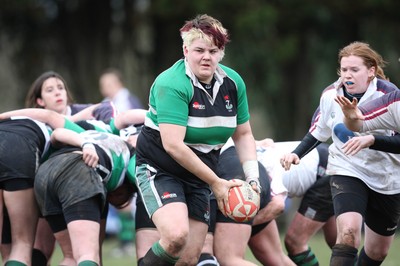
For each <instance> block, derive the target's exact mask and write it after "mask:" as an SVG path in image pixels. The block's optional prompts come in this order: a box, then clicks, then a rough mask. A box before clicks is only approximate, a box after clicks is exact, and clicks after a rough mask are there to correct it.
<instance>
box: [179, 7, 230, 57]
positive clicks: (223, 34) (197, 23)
mask: <svg viewBox="0 0 400 266" xmlns="http://www.w3.org/2000/svg"><path fill="white" fill-rule="evenodd" d="M179 31H180V33H181V37H182V40H183V45H184V46H190V45H191V44H192V42H193V41H194V40H197V39H203V40H205V41H207V42H209V43H210V44H215V46H217V47H218V49H220V50H221V51H222V52H223V51H224V50H225V45H226V44H227V43H228V42H229V35H228V31H227V30H226V29H225V28H224V27H223V26H222V24H221V22H219V21H218V20H217V19H215V18H213V17H211V16H209V15H206V14H203V15H198V16H196V17H195V18H194V19H192V20H189V21H186V22H185V24H184V25H183V26H182V28H181V29H180V30H179Z"/></svg>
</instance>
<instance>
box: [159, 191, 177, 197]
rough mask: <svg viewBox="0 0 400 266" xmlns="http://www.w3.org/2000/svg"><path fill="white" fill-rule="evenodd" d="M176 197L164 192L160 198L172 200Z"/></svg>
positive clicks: (173, 194)
mask: <svg viewBox="0 0 400 266" xmlns="http://www.w3.org/2000/svg"><path fill="white" fill-rule="evenodd" d="M176 197H177V195H176V194H175V193H169V192H164V193H163V195H162V196H161V198H162V199H172V198H176Z"/></svg>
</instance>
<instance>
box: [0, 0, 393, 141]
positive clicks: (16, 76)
mask: <svg viewBox="0 0 400 266" xmlns="http://www.w3.org/2000/svg"><path fill="white" fill-rule="evenodd" d="M399 10H400V1H397V0H353V1H344V0H338V1H324V0H322V1H321V0H303V1H298V0H284V1H283V0H271V1H265V0H264V1H263V0H246V1H232V0H191V1H189V0H0V82H1V87H0V111H7V110H11V109H16V108H22V107H23V105H24V99H25V95H26V93H27V91H28V89H29V87H30V85H31V84H32V82H33V81H34V80H35V79H36V78H37V77H38V76H39V75H40V74H41V73H43V72H45V71H48V70H54V71H56V72H59V73H60V74H61V75H62V76H63V77H64V78H65V79H66V80H67V83H68V86H69V87H70V89H71V90H72V93H73V95H74V98H75V101H76V102H80V103H84V102H91V103H95V102H98V101H101V99H102V97H101V95H100V93H99V86H98V78H99V75H100V73H101V72H102V71H103V70H104V69H105V68H108V67H116V68H119V69H120V70H121V71H122V73H123V75H124V77H125V84H126V86H127V87H128V88H129V89H130V90H131V91H132V92H133V93H135V94H136V95H137V96H139V98H140V99H141V100H142V102H143V103H144V104H147V97H148V92H149V88H150V86H151V84H152V82H153V80H154V78H155V77H156V76H157V75H158V74H159V73H160V72H162V71H163V70H164V69H166V68H168V67H169V66H170V65H172V64H173V63H174V62H175V61H176V60H178V59H179V58H181V57H182V41H181V39H180V36H179V29H180V27H181V26H182V25H183V23H184V22H185V21H186V20H189V19H192V18H193V17H195V16H196V15H197V14H201V13H206V14H209V15H211V16H214V17H216V18H217V19H219V20H220V21H221V22H222V23H223V25H224V26H225V27H226V28H227V29H228V31H229V33H230V37H231V42H230V43H229V44H228V45H227V47H226V55H225V58H224V60H223V62H222V63H223V64H225V65H228V66H230V67H232V68H234V69H235V70H237V71H238V72H239V73H240V74H241V75H242V77H243V79H244V80H245V82H246V85H247V90H248V95H249V104H250V110H251V115H252V121H251V122H252V126H253V131H254V134H255V136H256V138H264V137H272V138H274V139H275V140H280V141H283V140H297V139H301V138H302V137H303V136H304V134H305V133H306V131H307V129H308V127H309V124H310V119H311V116H312V114H313V112H314V110H315V109H316V107H317V106H318V101H319V96H320V93H321V91H322V90H323V89H324V88H325V87H326V86H327V85H329V84H330V83H332V82H333V81H335V80H336V79H337V68H338V61H337V54H338V51H339V49H341V48H342V47H344V46H345V45H347V44H349V43H350V42H353V41H365V42H368V43H369V44H370V45H371V46H372V47H373V48H374V49H375V50H376V51H378V52H379V53H380V54H381V55H382V56H383V58H384V59H385V60H386V61H387V62H388V65H387V67H386V68H385V72H386V74H387V76H388V77H389V78H390V80H391V81H392V82H393V83H395V84H397V85H398V86H400V62H399V57H400V50H399V47H400V16H399V15H398V13H399Z"/></svg>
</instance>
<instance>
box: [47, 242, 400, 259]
mask: <svg viewBox="0 0 400 266" xmlns="http://www.w3.org/2000/svg"><path fill="white" fill-rule="evenodd" d="M116 246H117V242H116V241H115V240H113V239H109V240H106V241H105V243H104V245H103V254H104V255H103V260H104V261H103V265H104V266H128V265H129V266H135V265H136V258H135V255H134V254H132V255H130V256H122V257H115V256H112V250H113V248H115V247H116ZM310 246H311V248H312V250H313V251H314V253H315V254H316V256H317V257H318V260H319V262H320V265H321V266H326V265H329V258H330V250H329V248H328V247H327V245H326V244H325V242H324V239H323V235H322V234H317V235H315V236H314V237H313V238H312V240H311V242H310ZM399 250H400V238H399V237H396V238H395V241H394V242H393V244H392V247H391V249H390V251H389V255H388V257H387V258H386V260H385V262H384V263H383V264H382V265H383V266H398V265H400V252H399ZM246 258H247V259H248V260H250V261H253V262H255V263H256V264H258V265H261V264H260V263H258V262H257V261H256V260H255V259H254V257H253V255H252V254H251V252H250V251H248V252H247V255H246ZM60 260H61V253H60V250H59V248H58V247H57V248H56V251H55V253H54V256H53V259H52V261H51V262H52V263H51V265H52V266H53V265H57V263H58V262H59V261H60Z"/></svg>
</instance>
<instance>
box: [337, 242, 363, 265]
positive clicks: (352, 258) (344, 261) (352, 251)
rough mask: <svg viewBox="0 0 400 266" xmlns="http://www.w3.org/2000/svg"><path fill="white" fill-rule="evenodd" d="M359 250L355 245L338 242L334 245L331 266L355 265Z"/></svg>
mask: <svg viewBox="0 0 400 266" xmlns="http://www.w3.org/2000/svg"><path fill="white" fill-rule="evenodd" d="M357 252H358V250H357V249H356V248H355V247H352V246H348V245H344V244H336V245H334V246H333V247H332V256H331V262H330V266H354V264H355V263H356V260H357Z"/></svg>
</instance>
